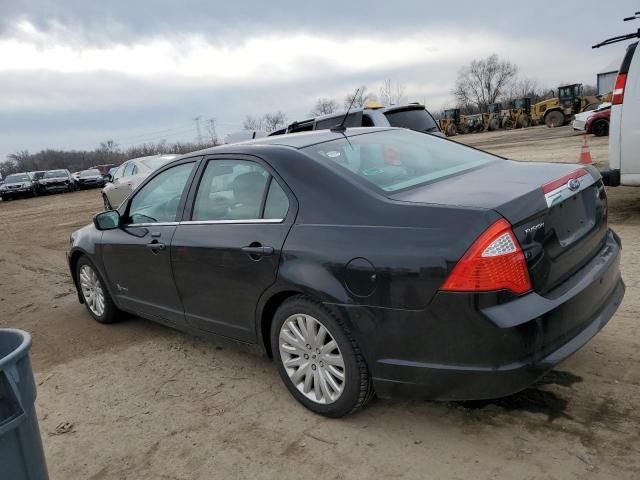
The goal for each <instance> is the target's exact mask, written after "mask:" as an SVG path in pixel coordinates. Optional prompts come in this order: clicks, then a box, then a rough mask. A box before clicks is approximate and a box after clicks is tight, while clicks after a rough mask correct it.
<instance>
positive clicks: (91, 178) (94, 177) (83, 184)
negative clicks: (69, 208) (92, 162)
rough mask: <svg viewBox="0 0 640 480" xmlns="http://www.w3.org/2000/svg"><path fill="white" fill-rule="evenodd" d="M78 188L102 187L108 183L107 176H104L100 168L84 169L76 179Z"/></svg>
mask: <svg viewBox="0 0 640 480" xmlns="http://www.w3.org/2000/svg"><path fill="white" fill-rule="evenodd" d="M76 183H77V185H78V188H80V189H87V188H102V187H104V186H105V184H106V183H107V181H106V179H105V177H103V176H102V173H100V170H98V169H95V168H92V169H89V170H83V171H82V172H80V174H79V175H78V178H77V179H76Z"/></svg>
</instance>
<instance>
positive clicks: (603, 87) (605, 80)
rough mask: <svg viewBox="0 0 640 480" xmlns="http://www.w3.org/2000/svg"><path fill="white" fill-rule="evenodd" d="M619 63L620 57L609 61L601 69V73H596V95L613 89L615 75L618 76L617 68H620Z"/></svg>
mask: <svg viewBox="0 0 640 480" xmlns="http://www.w3.org/2000/svg"><path fill="white" fill-rule="evenodd" d="M621 63H622V59H620V60H616V61H615V62H611V63H610V64H609V65H607V66H606V67H605V68H603V69H602V70H601V73H598V75H597V80H596V85H597V87H598V95H606V94H607V93H609V92H612V91H613V86H614V85H615V83H616V77H617V76H618V68H620V64H621Z"/></svg>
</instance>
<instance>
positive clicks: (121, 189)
mask: <svg viewBox="0 0 640 480" xmlns="http://www.w3.org/2000/svg"><path fill="white" fill-rule="evenodd" d="M177 156H178V155H152V156H150V157H140V158H132V159H131V160H127V161H126V162H124V163H123V164H122V165H120V166H119V167H118V168H117V169H116V171H115V172H113V175H112V176H111V178H108V179H107V182H108V183H107V186H106V187H104V188H103V189H102V200H103V202H104V208H105V210H112V209H115V208H118V207H119V206H120V205H121V204H122V202H123V201H124V200H125V199H126V198H127V197H128V196H129V195H130V194H131V192H133V191H134V190H135V189H136V188H137V187H138V185H140V183H142V181H143V180H144V179H145V178H147V177H148V176H149V175H150V174H151V173H152V172H153V171H154V170H156V169H158V168H160V167H161V166H162V165H164V164H165V163H167V162H169V161H171V160H173V159H174V158H176V157H177Z"/></svg>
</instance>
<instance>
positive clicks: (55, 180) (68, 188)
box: [38, 169, 78, 193]
mask: <svg viewBox="0 0 640 480" xmlns="http://www.w3.org/2000/svg"><path fill="white" fill-rule="evenodd" d="M38 183H39V184H40V190H41V191H42V193H58V192H73V191H75V190H77V189H78V186H77V184H76V181H75V180H74V179H73V178H72V177H71V173H70V172H69V170H67V169H58V170H47V171H46V172H44V175H43V176H42V178H41V179H40V180H38Z"/></svg>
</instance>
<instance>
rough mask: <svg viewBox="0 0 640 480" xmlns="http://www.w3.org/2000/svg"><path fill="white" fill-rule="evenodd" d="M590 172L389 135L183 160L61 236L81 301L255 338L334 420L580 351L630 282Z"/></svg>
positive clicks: (308, 138)
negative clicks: (67, 237)
mask: <svg viewBox="0 0 640 480" xmlns="http://www.w3.org/2000/svg"><path fill="white" fill-rule="evenodd" d="M620 256H621V244H620V238H619V237H618V236H617V235H616V234H615V233H614V232H613V231H612V230H611V229H610V228H609V226H608V225H607V197H606V191H605V188H604V186H603V185H602V181H601V178H600V174H599V173H598V171H597V170H596V169H595V167H593V166H591V165H575V164H562V163H556V164H549V163H547V164H545V163H534V162H516V161H511V160H505V159H502V158H499V157H496V156H494V155H490V154H488V153H486V152H482V151H479V150H476V149H473V148H469V147H467V146H464V145H461V144H459V143H456V142H452V141H449V140H446V139H443V138H438V137H436V136H434V135H425V134H423V133H418V132H414V131H410V130H407V129H401V128H386V129H383V128H356V129H346V130H336V131H331V130H322V131H316V132H306V133H300V134H296V135H283V136H280V137H267V138H264V139H260V140H255V141H252V142H248V143H244V144H233V145H229V146H222V147H216V148H212V149H208V150H203V151H200V152H193V153H190V154H188V155H185V156H183V157H181V158H179V159H177V160H176V161H174V162H172V163H170V164H169V165H165V166H164V167H162V168H161V169H160V170H158V171H157V172H155V173H154V174H153V175H151V176H150V177H149V178H148V179H147V180H145V182H144V183H143V184H142V185H140V187H139V188H138V189H136V190H135V192H134V193H133V194H132V195H131V196H130V197H129V198H128V199H127V200H125V201H124V202H123V204H122V205H121V206H120V208H119V209H118V210H112V211H107V212H102V213H99V214H98V215H96V217H95V218H94V223H93V224H90V225H87V226H86V227H84V228H82V229H80V230H78V231H76V232H74V233H73V234H72V235H71V249H70V252H69V255H68V258H69V267H70V271H71V275H72V277H73V280H74V283H75V286H76V289H77V293H78V299H79V300H80V302H81V303H84V304H85V306H86V307H87V310H88V313H89V314H90V315H91V316H92V317H93V318H94V319H95V320H96V321H98V322H102V323H110V322H113V321H115V320H116V319H117V318H118V316H119V315H120V313H121V312H122V311H126V312H130V313H134V314H137V315H140V316H143V317H145V318H148V319H151V320H155V321H159V322H161V323H166V324H168V325H170V326H172V327H174V328H180V329H184V330H190V331H192V332H196V333H197V334H199V335H202V334H207V333H208V334H217V335H224V336H226V337H231V338H235V339H237V340H240V341H243V342H246V343H252V344H257V345H258V346H260V347H261V348H263V349H265V350H266V351H267V352H268V353H270V354H271V355H272V356H273V359H274V362H275V365H276V368H277V369H278V372H279V374H280V377H281V378H282V381H283V382H284V384H285V385H286V387H287V389H288V390H289V392H290V393H291V394H292V395H293V396H294V397H295V398H296V399H297V400H298V401H299V402H300V403H302V404H303V405H304V406H306V407H307V408H309V409H311V410H312V411H314V412H316V413H319V414H322V415H326V416H330V417H339V416H342V415H346V414H349V413H351V412H354V411H356V410H358V409H359V408H361V407H363V406H364V405H365V404H366V403H367V401H368V400H369V399H370V398H372V396H373V394H374V391H375V393H377V395H378V396H380V397H381V398H388V397H393V396H405V395H409V396H418V397H423V398H430V399H442V400H470V399H485V398H492V397H500V396H504V395H509V394H511V393H514V392H516V391H519V390H522V389H524V388H526V387H528V386H529V385H531V384H532V383H533V382H535V381H536V380H537V379H538V378H539V377H540V376H542V375H543V374H544V373H545V372H546V371H548V370H549V369H551V368H553V367H554V366H555V365H556V364H557V363H558V362H561V361H563V360H564V359H566V358H568V357H569V356H571V355H572V354H573V353H575V352H576V351H578V350H579V349H580V348H582V347H583V346H584V345H585V344H586V343H587V342H588V341H589V340H590V339H591V338H592V337H593V336H595V335H596V334H597V333H598V331H599V330H600V329H601V328H603V327H604V326H605V325H606V324H607V322H608V321H609V320H610V319H611V317H612V316H613V315H614V313H615V311H616V310H617V308H618V307H619V306H620V303H621V301H622V299H623V296H624V292H625V286H624V283H623V281H622V278H621V275H620V265H619V263H620Z"/></svg>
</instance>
